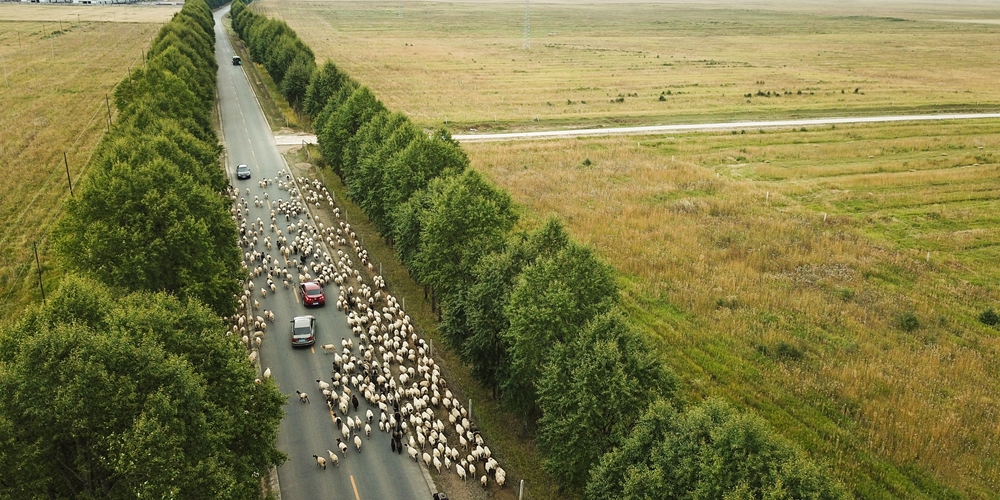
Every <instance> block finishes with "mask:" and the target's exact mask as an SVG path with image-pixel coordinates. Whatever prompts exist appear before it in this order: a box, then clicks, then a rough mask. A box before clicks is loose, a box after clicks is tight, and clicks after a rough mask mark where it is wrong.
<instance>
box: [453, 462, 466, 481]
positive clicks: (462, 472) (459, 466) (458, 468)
mask: <svg viewBox="0 0 1000 500" xmlns="http://www.w3.org/2000/svg"><path fill="white" fill-rule="evenodd" d="M455 472H456V473H458V477H460V478H462V481H465V468H464V467H462V464H455Z"/></svg>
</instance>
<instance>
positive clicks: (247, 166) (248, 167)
mask: <svg viewBox="0 0 1000 500" xmlns="http://www.w3.org/2000/svg"><path fill="white" fill-rule="evenodd" d="M236 168H245V169H247V170H250V166H249V165H246V164H242V165H240V166H238V167H236Z"/></svg>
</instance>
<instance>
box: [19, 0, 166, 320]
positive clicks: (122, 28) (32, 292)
mask: <svg viewBox="0 0 1000 500" xmlns="http://www.w3.org/2000/svg"><path fill="white" fill-rule="evenodd" d="M30 7H40V8H41V9H43V10H40V11H38V12H50V14H47V16H49V17H46V19H47V21H46V22H45V23H44V24H43V23H42V22H40V21H24V20H20V19H25V18H27V17H29V13H30V9H28V8H30ZM55 9H58V7H56V8H46V7H45V6H37V5H36V6H18V5H0V60H2V65H3V70H4V73H5V76H4V78H5V79H4V80H3V81H0V102H2V103H3V104H2V106H0V170H2V171H3V172H4V174H5V176H4V182H3V183H0V317H2V318H4V320H3V321H7V320H10V319H13V318H16V317H17V316H18V315H19V312H20V311H21V309H23V307H24V306H25V305H27V304H28V303H31V302H35V301H38V300H40V299H41V295H40V293H39V290H38V282H37V274H36V273H37V269H36V267H35V262H34V257H33V255H32V243H33V242H38V246H39V254H40V258H41V263H42V269H43V270H44V271H46V272H47V274H46V275H45V279H46V281H48V280H49V279H54V278H55V274H56V273H55V272H52V269H51V268H49V267H48V266H49V265H50V264H49V263H48V262H47V258H46V256H47V249H48V246H47V235H48V230H49V227H50V225H51V223H52V222H53V221H54V220H55V218H56V217H57V216H58V214H59V212H60V210H61V207H62V202H63V200H64V199H65V198H66V197H67V196H69V186H68V184H67V176H66V167H65V164H64V161H63V154H64V153H65V154H66V158H67V160H68V163H69V171H70V175H71V176H72V177H73V181H74V183H76V182H78V181H79V180H80V178H81V176H83V175H84V174H85V172H84V167H85V165H86V164H87V162H88V160H89V158H90V155H91V153H92V152H93V148H94V146H95V145H96V144H97V141H98V140H99V139H100V137H101V135H102V134H103V132H104V131H105V129H106V120H107V117H108V105H107V103H106V102H105V95H106V94H108V93H110V92H111V91H112V89H113V87H114V85H115V84H117V83H118V81H119V80H121V79H122V78H123V77H125V76H126V75H127V69H128V68H129V67H130V66H132V67H135V66H136V65H141V64H142V50H143V49H145V48H146V47H147V46H148V44H149V41H150V40H151V39H152V37H153V36H154V35H155V34H156V31H157V30H158V29H159V27H160V24H159V23H133V22H127V23H110V22H108V23H100V22H87V21H86V20H84V21H82V22H79V23H78V22H77V21H76V16H75V15H72V16H71V15H69V14H72V13H73V9H74V8H73V7H68V8H67V10H66V11H65V12H64V14H65V15H66V16H67V17H65V18H63V23H62V25H61V29H60V27H59V26H60V25H59V24H58V23H53V22H51V21H52V16H53V14H51V12H55ZM98 10H101V8H100V7H95V8H94V9H93V11H95V12H96V11H98ZM132 10H133V9H132V8H129V12H130V14H129V15H130V16H131V15H132V14H131V12H132ZM135 10H136V11H139V10H140V9H135ZM167 10H168V9H161V10H160V11H157V12H167ZM174 10H176V9H174ZM81 17H82V16H81ZM136 17H138V14H136ZM10 18H13V19H19V20H17V21H10V20H6V19H10ZM167 18H169V14H168V15H167V17H166V18H164V19H163V20H166V19H167ZM111 111H112V112H114V107H113V105H112V106H111ZM50 285H51V283H50Z"/></svg>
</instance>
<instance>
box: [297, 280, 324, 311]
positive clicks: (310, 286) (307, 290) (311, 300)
mask: <svg viewBox="0 0 1000 500" xmlns="http://www.w3.org/2000/svg"><path fill="white" fill-rule="evenodd" d="M299 292H301V293H302V303H303V304H305V305H307V306H321V305H323V304H326V294H325V293H323V287H321V286H319V283H316V282H315V281H307V282H305V283H302V284H301V285H299Z"/></svg>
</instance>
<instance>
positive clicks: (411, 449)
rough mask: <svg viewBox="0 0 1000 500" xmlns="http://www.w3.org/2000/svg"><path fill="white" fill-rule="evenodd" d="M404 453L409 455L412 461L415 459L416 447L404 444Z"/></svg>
mask: <svg viewBox="0 0 1000 500" xmlns="http://www.w3.org/2000/svg"><path fill="white" fill-rule="evenodd" d="M406 454H407V455H409V456H410V458H412V459H413V461H414V462H415V461H417V449H416V448H414V447H413V446H410V445H406Z"/></svg>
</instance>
